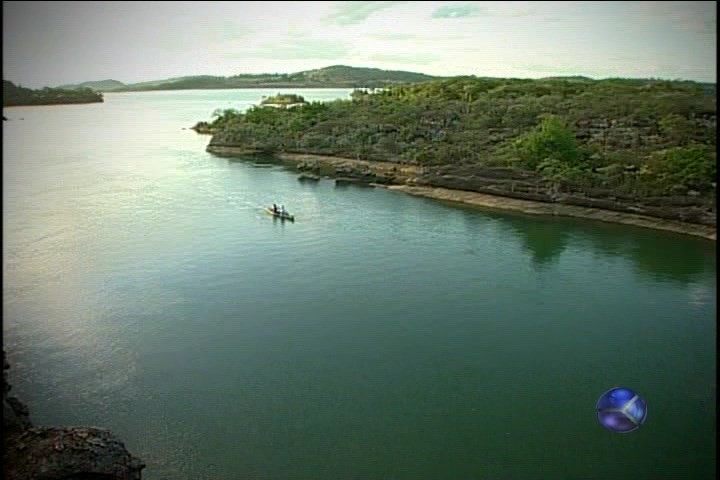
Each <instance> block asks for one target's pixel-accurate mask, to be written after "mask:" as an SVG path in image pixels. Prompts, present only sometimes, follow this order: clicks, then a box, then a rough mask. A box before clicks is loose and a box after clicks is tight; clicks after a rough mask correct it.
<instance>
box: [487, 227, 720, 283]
mask: <svg viewBox="0 0 720 480" xmlns="http://www.w3.org/2000/svg"><path fill="white" fill-rule="evenodd" d="M492 216H493V217H495V218H496V219H498V220H500V222H501V223H502V224H503V225H504V226H505V227H508V230H509V231H511V232H512V233H513V235H514V236H515V237H516V238H517V239H518V240H519V241H520V242H521V244H522V248H523V250H524V251H525V252H526V253H527V255H528V256H529V257H530V259H531V261H532V263H533V266H535V267H536V268H543V269H544V268H547V267H549V266H550V265H552V264H554V263H555V262H557V261H558V259H559V258H560V256H561V255H562V253H563V252H564V251H565V250H566V249H567V248H568V246H571V245H572V246H584V247H586V248H588V249H589V250H590V251H591V252H590V253H592V254H594V255H599V256H604V257H618V256H619V257H622V258H624V259H626V260H629V261H631V263H632V266H633V269H634V271H635V272H636V273H637V274H638V275H640V276H642V277H643V278H644V279H647V280H650V281H653V282H672V283H677V284H680V285H683V286H687V285H689V284H693V283H695V282H697V281H699V280H700V279H701V278H703V277H705V276H707V275H708V274H712V273H713V272H714V267H715V258H716V257H715V256H716V251H715V244H714V242H710V241H707V240H704V239H694V238H690V237H687V236H681V235H678V234H673V233H668V232H662V231H655V230H649V229H641V228H633V227H628V226H626V225H614V224H606V223H599V222H597V223H596V222H584V221H581V222H580V223H578V221H577V220H576V219H570V218H539V217H538V218H533V217H527V216H524V215H499V214H492ZM678 242H682V243H683V244H687V245H688V248H678V247H677V244H678ZM669 252H671V253H669Z"/></svg>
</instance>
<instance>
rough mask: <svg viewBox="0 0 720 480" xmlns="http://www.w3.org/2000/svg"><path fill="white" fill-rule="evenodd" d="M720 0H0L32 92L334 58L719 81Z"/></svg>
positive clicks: (448, 71)
mask: <svg viewBox="0 0 720 480" xmlns="http://www.w3.org/2000/svg"><path fill="white" fill-rule="evenodd" d="M716 32H717V7H716V3H715V2H389V1H375V2H7V1H6V2H3V78H5V79H7V80H11V81H13V82H16V83H21V84H22V85H23V86H27V87H33V88H35V87H43V86H57V85H60V84H63V83H72V82H80V81H87V80H102V79H108V78H112V79H116V80H120V81H123V82H138V81H144V80H157V79H162V78H168V77H175V76H184V75H199V74H207V75H222V76H228V75H236V74H239V73H271V72H296V71H301V70H307V69H312V68H320V67H325V66H328V65H337V64H343V65H352V66H358V67H377V68H384V69H397V70H410V71H416V72H423V73H429V74H435V75H478V76H493V77H507V76H513V77H543V76H551V75H586V76H590V77H595V78H599V77H608V76H624V77H662V78H686V79H692V80H702V81H712V82H715V81H716V73H715V68H716V54H717V52H716V46H715V45H716V36H717V33H716Z"/></svg>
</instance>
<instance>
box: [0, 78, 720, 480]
mask: <svg viewBox="0 0 720 480" xmlns="http://www.w3.org/2000/svg"><path fill="white" fill-rule="evenodd" d="M283 92H285V90H283ZM288 92H289V93H299V94H301V95H304V96H305V97H306V98H307V99H317V100H328V99H333V98H339V97H343V98H345V97H348V96H349V93H350V92H349V91H348V90H298V91H288ZM274 93H277V92H275V91H261V90H220V91H218V90H214V91H179V92H141V93H116V94H112V93H110V94H106V95H105V99H106V101H105V103H103V104H88V105H68V106H50V107H18V108H8V109H5V110H4V114H5V116H7V117H8V118H9V119H10V121H7V122H3V167H4V175H3V214H4V215H3V256H4V263H3V280H4V282H3V314H4V316H3V318H4V322H3V333H4V345H5V347H4V348H5V349H6V350H7V352H8V357H9V360H10V362H11V365H12V369H11V371H10V380H11V382H12V383H13V385H14V389H13V393H14V394H16V395H18V396H19V397H20V398H21V399H23V400H24V401H26V402H27V403H28V405H29V407H30V412H31V417H32V419H33V421H35V422H36V423H38V424H48V425H99V426H104V427H108V428H110V429H112V430H113V431H114V432H115V433H116V434H118V436H120V437H121V438H122V439H123V441H124V442H125V443H126V445H127V447H128V449H129V450H130V451H131V452H132V453H133V454H135V455H137V456H139V457H141V458H142V459H143V460H144V461H145V462H146V463H147V464H148V467H147V468H146V470H145V471H144V478H145V479H147V480H160V479H174V480H190V479H192V480H196V479H205V478H207V479H214V480H226V479H236V478H253V479H278V480H280V479H316V480H319V479H340V478H343V479H347V478H363V479H365V478H375V479H380V478H383V479H391V478H392V479H417V478H423V479H450V478H468V479H469V478H474V479H486V478H487V479H497V478H502V479H529V478H532V479H578V478H603V479H606V478H627V479H633V480H640V479H658V478H693V479H696V480H699V479H710V478H713V479H714V478H715V473H716V467H715V461H716V454H715V448H716V440H715V438H716V412H715V406H716V395H717V394H716V346H715V345H716V344H715V339H716V334H717V328H716V313H715V312H716V306H717V304H716V293H715V291H716V267H715V263H716V253H715V243H714V242H709V241H706V240H702V239H696V238H692V237H686V236H681V235H678V234H672V233H667V232H660V231H654V230H649V229H642V228H634V227H628V226H622V225H611V224H604V223H597V222H591V221H579V220H577V219H561V218H543V217H529V216H524V215H518V214H503V213H498V212H496V211H483V210H478V209H470V208H461V207H457V206H453V205H450V204H445V203H441V202H436V201H432V200H429V199H422V198H415V197H410V196H407V195H404V194H402V193H398V192H391V191H388V190H383V189H363V188H356V187H344V188H336V187H335V186H334V185H333V183H332V182H331V181H321V182H320V183H318V184H307V183H301V182H298V181H297V179H296V176H295V175H294V174H292V173H291V172H288V171H286V170H283V169H282V168H281V167H277V166H269V165H263V164H253V163H252V162H247V161H235V160H229V159H226V158H220V157H215V156H213V155H211V154H209V153H206V152H205V146H206V145H207V143H208V141H209V137H208V136H202V135H198V134H196V133H195V132H194V131H192V130H189V128H188V127H190V126H192V125H193V124H195V122H197V121H199V120H208V119H209V118H210V115H211V113H212V112H213V111H214V110H215V109H217V108H240V109H243V108H247V107H248V106H249V105H251V104H253V103H257V102H258V101H259V100H260V98H261V96H262V95H270V94H274ZM272 202H278V203H282V204H284V205H285V206H286V207H287V209H288V210H289V211H290V212H291V213H293V214H294V215H295V216H296V222H295V223H282V222H279V221H275V220H273V219H272V218H271V217H269V216H268V215H266V214H265V213H264V212H263V211H262V207H263V206H265V205H269V204H271V203H272ZM617 385H622V386H627V387H630V388H632V389H634V390H636V391H637V392H638V393H639V394H640V395H642V396H643V397H644V398H645V399H646V400H647V402H648V411H649V414H648V418H647V421H646V423H645V424H644V425H643V426H642V427H641V428H640V429H638V430H637V431H635V432H632V433H628V434H617V433H612V432H609V431H606V430H604V429H603V428H602V427H601V426H600V425H599V423H598V422H597V419H596V415H595V402H596V400H597V398H598V396H599V395H600V394H601V393H603V392H604V391H605V390H607V389H609V388H611V387H613V386H617Z"/></svg>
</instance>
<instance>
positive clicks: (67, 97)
mask: <svg viewBox="0 0 720 480" xmlns="http://www.w3.org/2000/svg"><path fill="white" fill-rule="evenodd" d="M103 101H104V99H103V95H102V93H99V92H95V91H93V90H91V89H89V88H84V89H77V90H64V89H60V88H47V87H46V88H43V89H40V90H32V89H30V88H23V87H21V86H17V85H15V84H13V83H12V82H9V81H7V80H3V107H21V106H32V105H69V104H77V103H102V102H103Z"/></svg>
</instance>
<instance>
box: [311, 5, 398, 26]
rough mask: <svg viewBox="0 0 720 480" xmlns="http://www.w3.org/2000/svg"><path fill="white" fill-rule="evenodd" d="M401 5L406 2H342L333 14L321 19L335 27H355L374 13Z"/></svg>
mask: <svg viewBox="0 0 720 480" xmlns="http://www.w3.org/2000/svg"><path fill="white" fill-rule="evenodd" d="M402 3H406V2H342V3H340V4H339V5H338V6H336V7H335V11H334V12H333V13H331V14H329V15H326V16H325V17H323V20H324V21H325V22H327V23H333V24H336V25H356V24H358V23H362V22H363V21H364V20H365V19H366V18H368V17H369V16H370V15H372V14H373V13H375V12H378V11H380V10H385V9H387V8H390V7H393V6H395V5H399V4H402Z"/></svg>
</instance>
